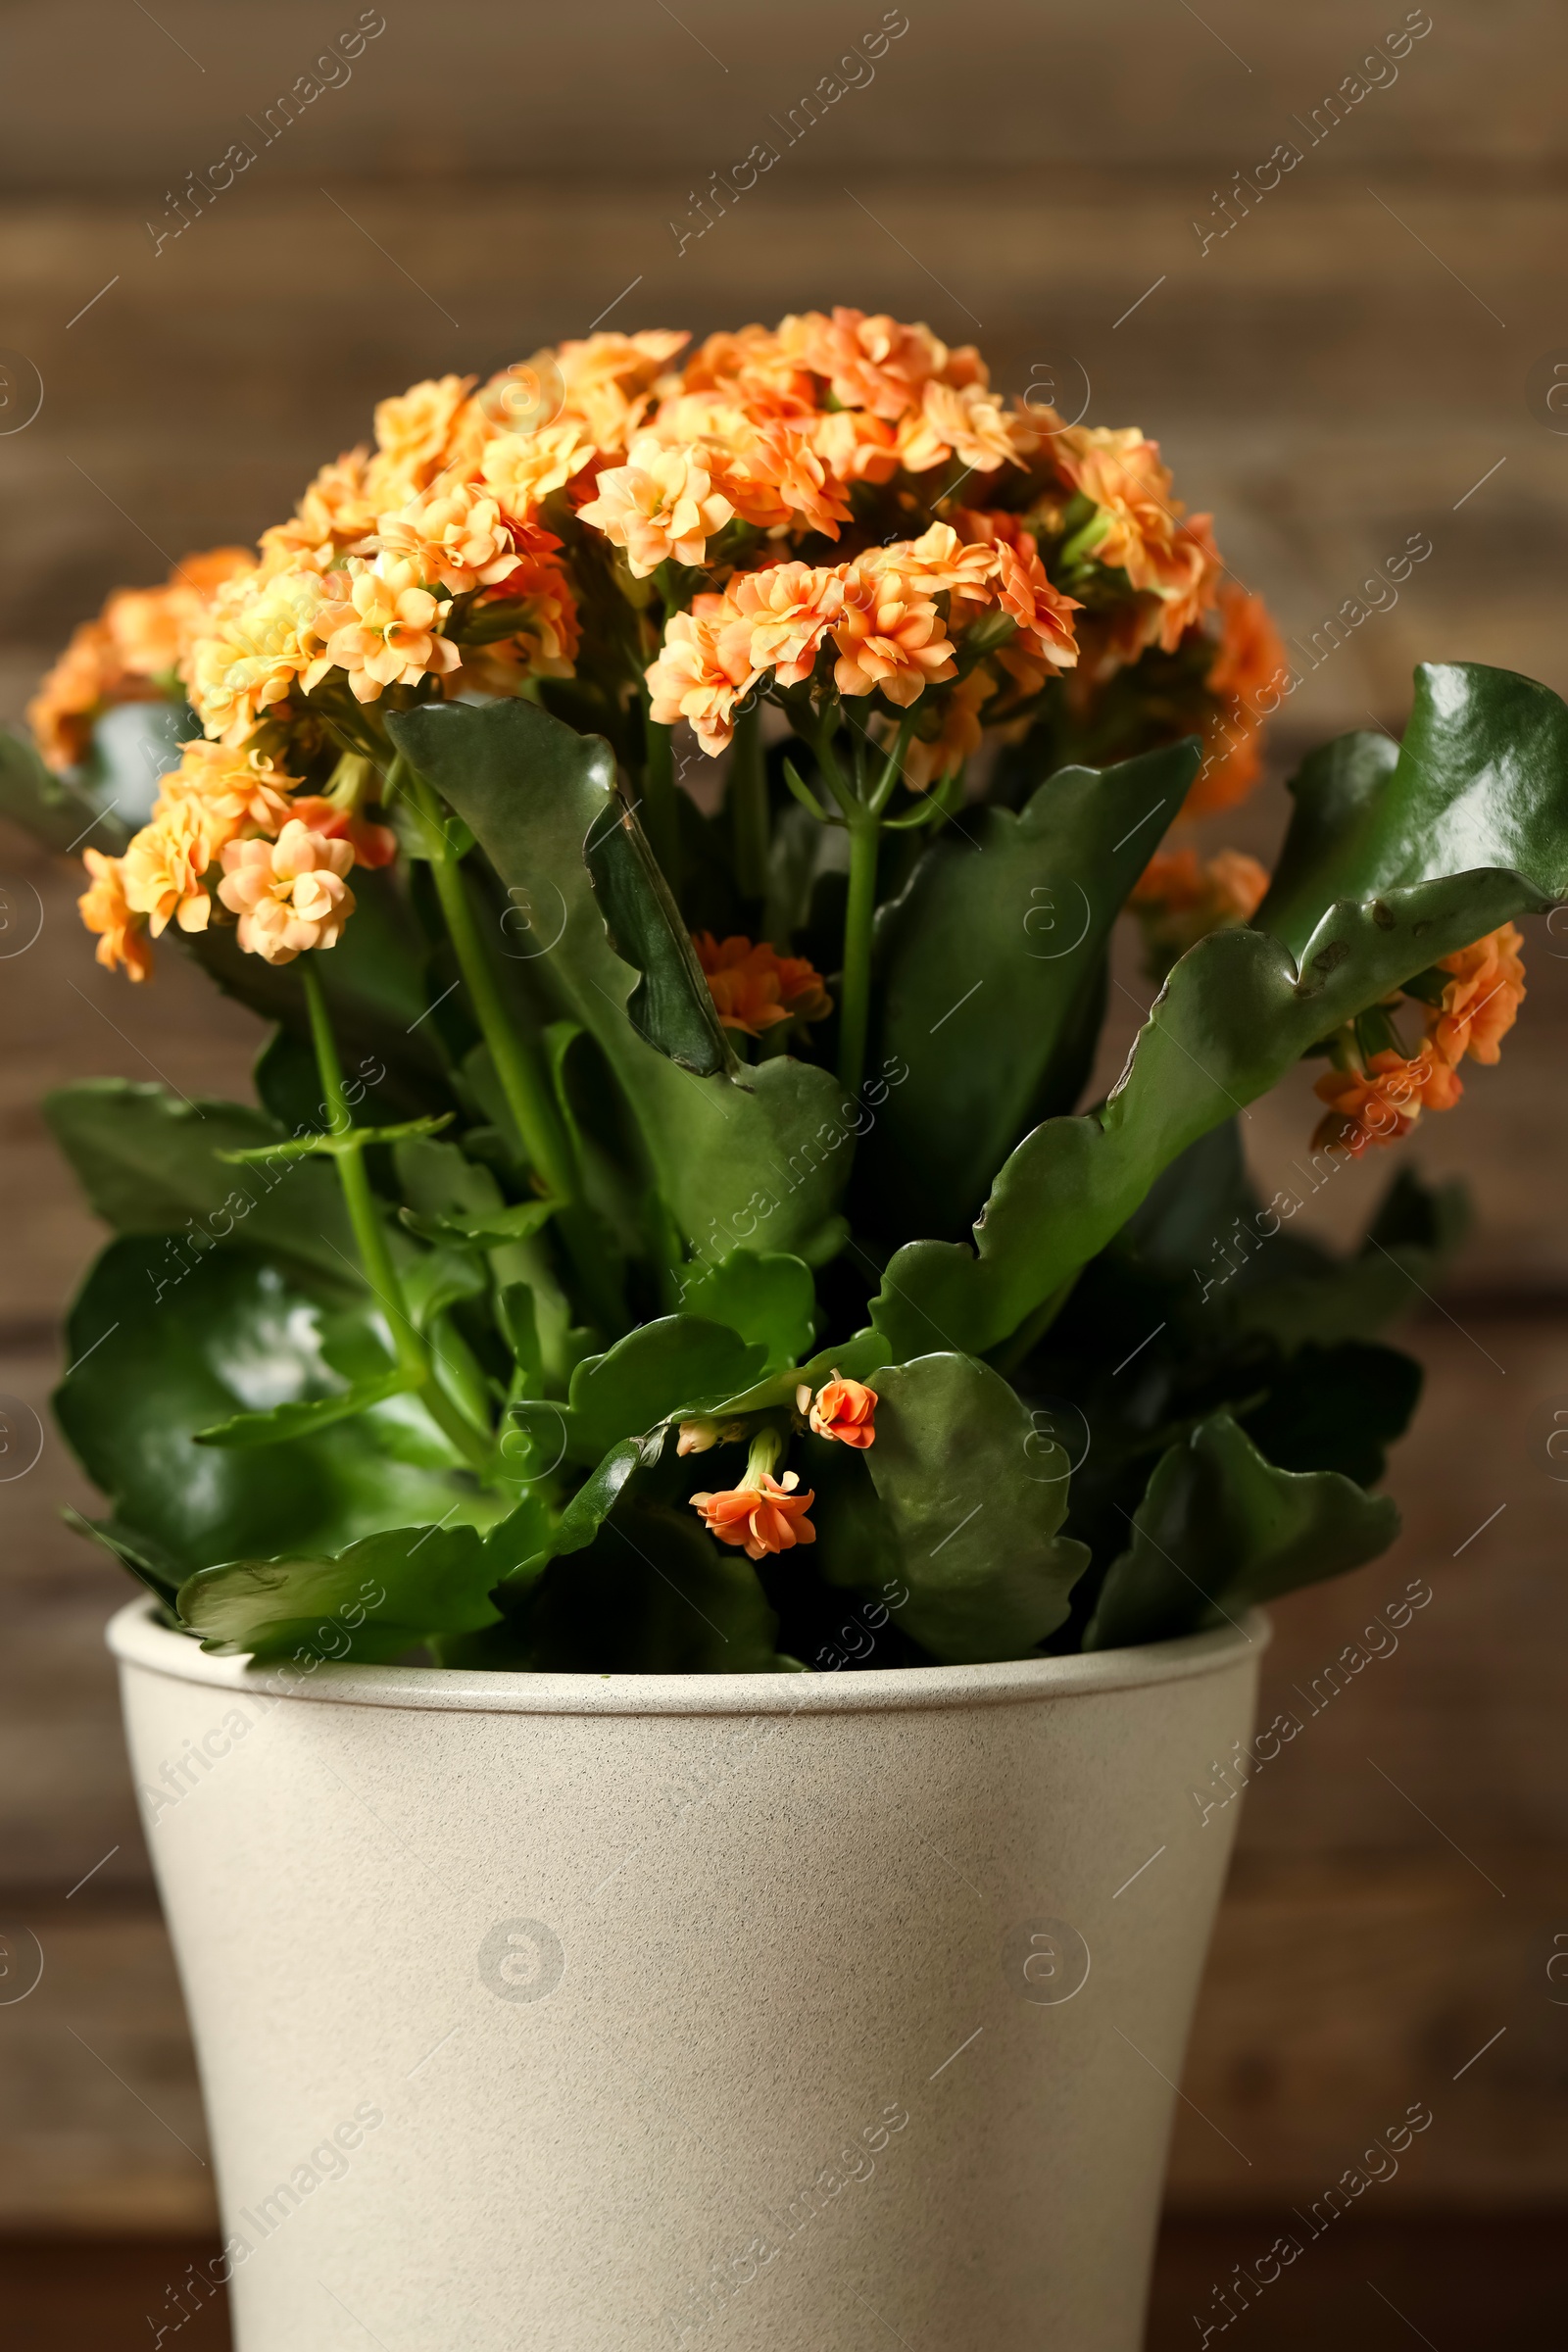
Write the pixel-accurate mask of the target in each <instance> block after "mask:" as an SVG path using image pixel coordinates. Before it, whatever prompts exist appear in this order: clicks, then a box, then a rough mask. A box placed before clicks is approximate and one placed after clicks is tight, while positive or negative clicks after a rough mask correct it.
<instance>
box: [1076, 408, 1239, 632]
mask: <svg viewBox="0 0 1568 2352" xmlns="http://www.w3.org/2000/svg"><path fill="white" fill-rule="evenodd" d="M1055 449H1056V463H1057V465H1058V466H1060V468H1061V470H1062V472H1063V473H1064V474H1065V476H1066V477H1067V479H1068V480H1069V481H1070V482H1071V483H1072V485H1073V487H1074V488H1075V489H1077V490H1081V491H1082V492H1083V494H1084V496H1085V497H1086V498H1090V499H1092V500H1093V501H1094V503H1095V505H1096V506H1097V507H1098V508H1099V509H1100V510H1101V514H1100V524H1101V527H1100V529H1099V532H1098V535H1096V536H1095V537H1094V538H1092V539H1091V540H1090V541H1089V542H1088V552H1089V553H1090V554H1091V555H1092V556H1093V557H1094V559H1095V562H1096V563H1097V564H1105V565H1107V566H1110V567H1114V568H1117V569H1119V570H1122V571H1124V572H1125V573H1126V575H1127V578H1128V580H1129V581H1130V582H1131V584H1132V586H1133V587H1134V588H1138V589H1144V590H1147V591H1149V592H1150V593H1151V594H1152V595H1154V596H1157V597H1158V598H1159V600H1160V605H1161V607H1162V610H1161V611H1160V612H1158V613H1155V614H1154V616H1153V628H1152V638H1151V642H1157V643H1158V644H1159V645H1160V646H1161V647H1162V648H1163V649H1164V651H1165V652H1166V653H1172V652H1174V651H1175V648H1176V645H1177V643H1178V641H1179V640H1180V638H1181V636H1182V634H1183V632H1184V631H1185V630H1187V629H1189V628H1191V627H1192V625H1193V623H1194V622H1195V621H1196V620H1198V619H1199V618H1200V617H1201V614H1202V613H1205V612H1206V611H1207V610H1208V609H1209V607H1210V606H1211V605H1212V604H1213V602H1214V599H1215V595H1216V593H1217V586H1218V576H1219V558H1218V555H1217V554H1216V552H1215V550H1214V545H1213V541H1212V539H1211V538H1210V536H1209V531H1210V524H1211V522H1212V519H1213V518H1212V516H1210V515H1192V516H1190V517H1189V516H1186V513H1185V509H1184V508H1183V507H1182V505H1181V503H1180V501H1179V500H1176V499H1173V498H1172V496H1171V487H1170V474H1169V471H1168V470H1167V468H1166V467H1165V466H1163V465H1162V464H1161V462H1160V456H1159V444H1158V442H1156V441H1150V440H1148V439H1146V437H1145V436H1144V434H1143V433H1141V432H1140V431H1139V429H1138V427H1137V426H1136V425H1129V426H1127V427H1125V428H1121V429H1118V428H1116V427H1112V426H1106V425H1071V426H1068V427H1067V428H1066V429H1065V430H1064V431H1062V432H1060V433H1058V434H1057V436H1056V441H1055Z"/></svg>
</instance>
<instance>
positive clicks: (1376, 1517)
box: [1084, 1413, 1399, 1649]
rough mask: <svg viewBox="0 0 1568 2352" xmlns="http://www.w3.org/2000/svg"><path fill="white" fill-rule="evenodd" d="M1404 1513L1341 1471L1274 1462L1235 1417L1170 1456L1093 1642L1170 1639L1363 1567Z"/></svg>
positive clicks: (1218, 1416)
mask: <svg viewBox="0 0 1568 2352" xmlns="http://www.w3.org/2000/svg"><path fill="white" fill-rule="evenodd" d="M1398 1529H1399V1514H1398V1512H1397V1510H1396V1509H1395V1507H1394V1504H1393V1503H1392V1502H1391V1501H1390V1500H1389V1498H1388V1496H1387V1495H1366V1494H1363V1492H1362V1490H1361V1489H1360V1488H1359V1487H1358V1486H1356V1485H1355V1484H1354V1483H1353V1482H1352V1481H1351V1480H1350V1479H1348V1478H1342V1477H1341V1475H1340V1474H1339V1472H1338V1471H1335V1470H1318V1471H1311V1472H1308V1473H1305V1474H1302V1473H1300V1472H1299V1471H1292V1470H1277V1469H1276V1468H1275V1467H1274V1465H1273V1463H1272V1462H1267V1461H1265V1460H1264V1458H1263V1456H1262V1455H1261V1454H1260V1453H1259V1452H1258V1450H1257V1447H1256V1446H1254V1445H1253V1444H1252V1442H1251V1440H1250V1438H1248V1437H1247V1436H1246V1435H1245V1434H1244V1433H1243V1432H1242V1431H1241V1430H1239V1429H1238V1428H1237V1426H1236V1424H1235V1422H1234V1421H1233V1420H1232V1419H1231V1417H1230V1415H1229V1413H1215V1414H1213V1415H1211V1416H1210V1418H1209V1419H1208V1420H1206V1421H1204V1422H1202V1423H1201V1425H1200V1427H1199V1428H1197V1429H1195V1430H1194V1431H1193V1432H1192V1435H1191V1436H1190V1437H1189V1438H1187V1439H1186V1440H1185V1442H1184V1443H1182V1444H1181V1445H1178V1446H1171V1448H1170V1450H1169V1451H1168V1452H1167V1453H1164V1454H1162V1455H1161V1456H1160V1459H1159V1461H1158V1462H1157V1464H1156V1465H1155V1468H1154V1473H1153V1476H1152V1478H1151V1479H1150V1482H1149V1490H1148V1493H1147V1494H1146V1495H1145V1496H1144V1499H1143V1501H1142V1502H1141V1503H1140V1505H1139V1507H1138V1510H1137V1512H1136V1514H1135V1516H1134V1518H1133V1522H1132V1543H1131V1544H1130V1545H1129V1547H1128V1549H1127V1550H1126V1551H1124V1552H1123V1553H1122V1554H1121V1556H1120V1558H1119V1559H1117V1560H1115V1561H1113V1562H1112V1563H1111V1567H1110V1572H1109V1574H1108V1575H1107V1576H1106V1579H1105V1584H1104V1589H1103V1592H1102V1593H1101V1595H1100V1601H1099V1605H1098V1606H1097V1608H1096V1610H1095V1614H1094V1617H1093V1618H1092V1619H1091V1621H1090V1625H1089V1630H1088V1632H1087V1633H1086V1634H1085V1636H1084V1647H1085V1648H1086V1649H1123V1648H1127V1647H1129V1646H1131V1645H1133V1644H1134V1643H1138V1642H1169V1641H1174V1640H1175V1639H1176V1638H1177V1637H1178V1636H1179V1635H1182V1634H1194V1633H1198V1632H1200V1631H1201V1630H1202V1629H1203V1628H1204V1627H1205V1626H1211V1625H1219V1624H1222V1623H1224V1622H1225V1621H1226V1620H1227V1619H1229V1620H1231V1621H1232V1622H1234V1621H1235V1620H1236V1619H1238V1618H1239V1617H1240V1616H1241V1615H1242V1613H1243V1611H1244V1610H1246V1609H1248V1608H1250V1607H1252V1606H1254V1605H1256V1604H1258V1603H1260V1602H1263V1601H1267V1600H1275V1599H1277V1598H1278V1597H1279V1595H1280V1594H1281V1593H1294V1592H1295V1591H1296V1590H1297V1589H1298V1588H1299V1586H1301V1585H1312V1584H1319V1583H1321V1582H1323V1580H1324V1579H1325V1578H1327V1577H1331V1576H1340V1575H1343V1574H1344V1573H1345V1571H1346V1570H1348V1569H1350V1568H1359V1567H1361V1566H1363V1565H1364V1563H1365V1562H1366V1561H1368V1560H1373V1559H1376V1558H1377V1556H1378V1554H1379V1552H1381V1551H1386V1550H1387V1549H1388V1547H1389V1545H1390V1544H1392V1543H1393V1541H1394V1539H1395V1537H1396V1536H1397V1533H1398Z"/></svg>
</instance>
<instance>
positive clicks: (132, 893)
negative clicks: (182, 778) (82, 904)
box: [121, 799, 214, 939]
mask: <svg viewBox="0 0 1568 2352" xmlns="http://www.w3.org/2000/svg"><path fill="white" fill-rule="evenodd" d="M213 856H214V851H213V843H212V836H211V835H210V833H209V832H208V829H207V825H206V822H205V819H204V816H203V811H202V808H201V804H200V802H199V801H195V800H191V799H185V800H179V801H175V802H173V803H172V805H170V806H168V807H166V808H165V809H164V810H163V811H162V813H161V814H159V815H158V816H155V817H154V819H153V821H152V823H151V824H147V825H143V827H142V828H141V831H140V832H139V833H136V834H134V835H132V837H131V840H130V843H129V845H128V847H127V848H126V851H125V855H124V857H123V858H122V859H121V880H122V885H123V889H124V893H125V904H126V906H127V907H130V908H131V909H132V911H133V912H134V913H136V914H144V915H146V916H147V918H148V922H147V927H148V929H149V930H150V931H151V933H152V936H153V937H154V939H157V938H159V937H160V936H161V935H162V933H163V931H164V929H165V927H166V925H167V924H169V923H171V922H177V923H178V925H179V927H180V929H181V930H182V931H205V930H206V928H207V924H208V919H209V917H210V916H211V914H212V910H213V903H212V901H211V899H210V898H209V897H208V895H207V892H206V890H205V889H204V888H203V887H202V876H203V875H204V874H205V873H206V871H207V868H208V867H209V865H210V864H211V863H212V861H213Z"/></svg>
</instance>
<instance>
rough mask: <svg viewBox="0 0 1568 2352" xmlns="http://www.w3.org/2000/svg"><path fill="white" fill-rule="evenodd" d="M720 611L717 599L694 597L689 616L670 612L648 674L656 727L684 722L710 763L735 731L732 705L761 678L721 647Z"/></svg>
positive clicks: (731, 651) (743, 657)
mask: <svg viewBox="0 0 1568 2352" xmlns="http://www.w3.org/2000/svg"><path fill="white" fill-rule="evenodd" d="M725 612H726V606H725V602H724V599H723V598H722V597H721V596H699V597H696V598H694V599H693V602H692V609H691V611H690V612H689V613H671V614H670V616H669V619H668V621H667V622H666V624H665V628H664V642H663V645H662V647H661V649H660V654H659V659H658V660H657V661H656V662H653V663H652V664H651V665H650V667H649V670H648V692H649V696H650V698H651V702H650V710H651V713H652V716H653V718H654V720H655V722H656V724H657V725H659V726H662V727H672V726H674V724H675V722H676V720H677V719H682V718H685V719H689V720H690V721H691V724H692V727H693V728H694V730H695V732H696V735H697V740H698V742H699V743H700V744H701V745H702V747H703V750H704V751H705V752H707V753H708V754H709V756H710V758H716V757H717V755H718V754H719V753H720V752H722V751H724V750H725V749H726V748H727V746H728V744H729V741H730V738H731V736H732V735H733V734H734V732H735V706H736V704H737V703H739V702H742V701H744V700H745V698H746V696H747V695H748V694H749V693H750V692H751V690H752V688H753V687H754V686H755V685H756V683H757V681H758V678H759V677H760V674H761V673H760V671H759V670H755V669H753V668H752V666H751V664H750V662H749V660H748V658H747V657H746V655H745V654H744V653H737V652H736V651H735V650H734V649H733V648H726V647H725V646H724V645H722V644H721V642H720V636H721V624H722V619H723V616H724V614H725Z"/></svg>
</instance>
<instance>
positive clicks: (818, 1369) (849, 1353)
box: [709, 1331, 892, 1415]
mask: <svg viewBox="0 0 1568 2352" xmlns="http://www.w3.org/2000/svg"><path fill="white" fill-rule="evenodd" d="M891 1361H892V1352H891V1350H890V1348H889V1347H888V1344H887V1341H886V1340H885V1339H884V1338H883V1337H882V1334H881V1333H880V1332H879V1331H858V1332H856V1333H855V1334H854V1335H853V1337H852V1338H850V1339H847V1340H835V1341H834V1342H833V1345H832V1346H831V1347H830V1348H819V1349H818V1350H817V1352H816V1354H815V1355H813V1356H811V1357H810V1358H809V1360H808V1361H807V1362H806V1363H804V1364H800V1365H795V1364H786V1365H785V1366H784V1367H783V1368H782V1370H780V1371H777V1372H769V1373H768V1374H767V1375H766V1376H765V1377H764V1378H763V1379H761V1380H759V1381H756V1382H754V1383H753V1385H752V1386H751V1387H750V1388H747V1389H740V1390H738V1391H737V1392H736V1393H735V1395H734V1396H732V1397H720V1398H719V1400H718V1402H717V1403H716V1404H713V1405H711V1406H710V1407H709V1410H710V1411H711V1412H712V1413H717V1414H722V1415H728V1414H733V1413H767V1412H772V1411H773V1410H774V1409H775V1408H776V1407H777V1406H779V1405H783V1404H793V1403H794V1401H795V1392H796V1390H797V1389H798V1388H799V1387H800V1386H801V1384H802V1382H803V1381H804V1382H806V1383H807V1384H808V1385H809V1387H811V1388H813V1389H818V1388H820V1387H821V1385H822V1383H823V1381H824V1380H829V1379H831V1378H832V1377H833V1376H834V1374H835V1373H840V1372H842V1374H843V1375H844V1378H845V1379H846V1380H863V1381H874V1380H875V1378H876V1376H877V1374H878V1373H879V1372H880V1371H881V1369H882V1366H883V1365H884V1364H886V1363H890V1362H891Z"/></svg>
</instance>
